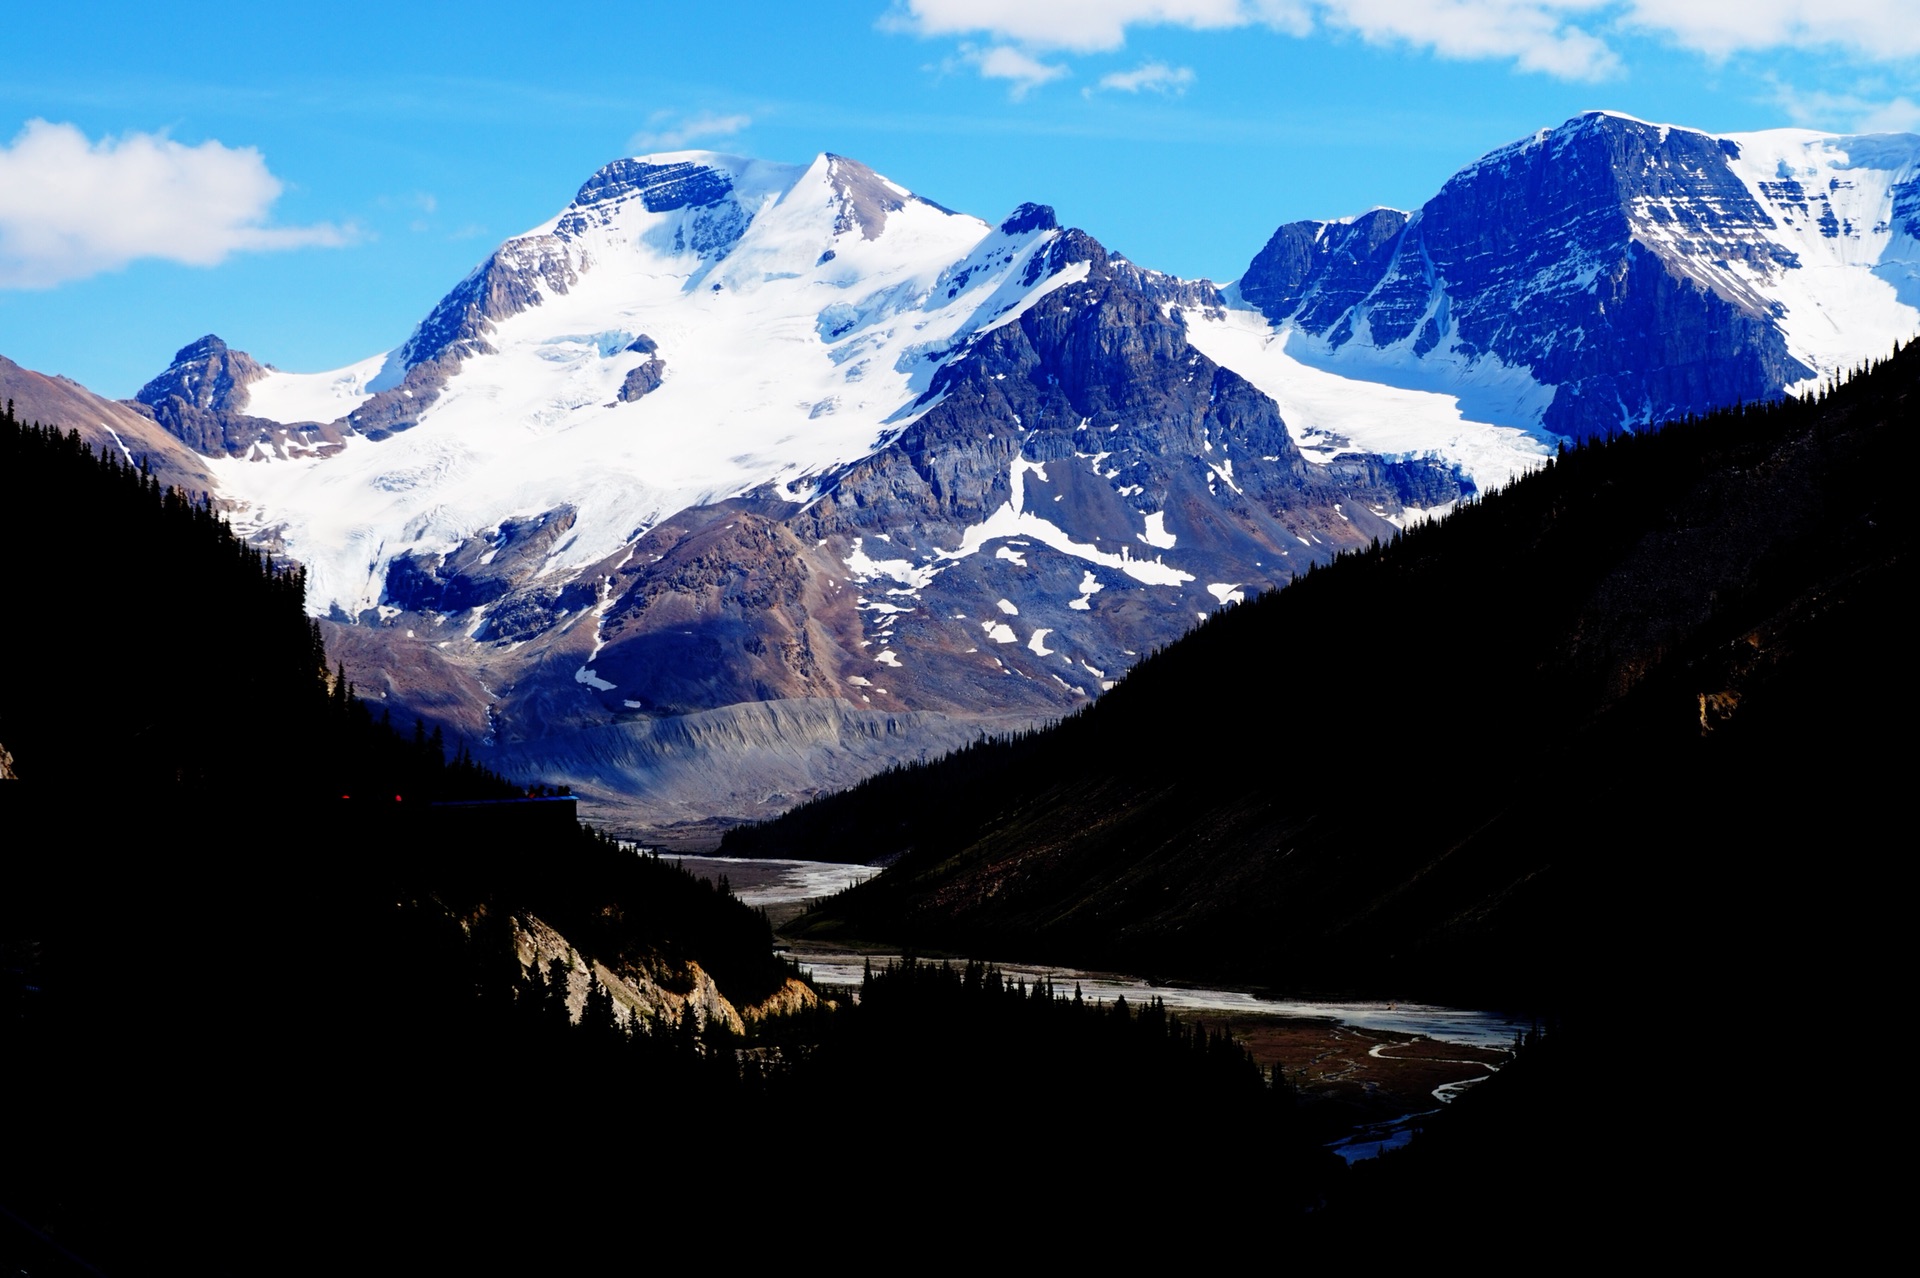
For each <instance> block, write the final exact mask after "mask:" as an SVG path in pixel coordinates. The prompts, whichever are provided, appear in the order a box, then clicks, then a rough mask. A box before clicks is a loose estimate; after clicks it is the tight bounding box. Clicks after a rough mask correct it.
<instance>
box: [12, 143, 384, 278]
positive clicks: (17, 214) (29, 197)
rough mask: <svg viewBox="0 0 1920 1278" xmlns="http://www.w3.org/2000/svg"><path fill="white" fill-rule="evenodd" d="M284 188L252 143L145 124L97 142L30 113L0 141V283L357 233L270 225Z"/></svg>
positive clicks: (199, 260)
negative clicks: (195, 137) (184, 139)
mask: <svg viewBox="0 0 1920 1278" xmlns="http://www.w3.org/2000/svg"><path fill="white" fill-rule="evenodd" d="M283 189H284V186H283V184H282V183H281V181H280V179H279V178H276V177H275V176H274V175H273V174H272V173H271V172H269V171H268V169H267V164H266V160H265V159H264V158H262V156H261V155H260V152H258V151H257V150H255V149H253V148H252V147H228V146H223V145H222V144H220V143H219V142H212V141H209V142H202V143H201V144H200V145H198V146H187V145H185V144H184V143H180V142H176V141H174V140H173V139H171V138H169V137H166V136H165V135H164V134H155V133H128V134H124V135H122V136H120V137H117V138H102V139H101V140H99V141H98V142H95V141H92V140H91V139H89V138H88V137H87V135H86V134H84V133H82V132H81V131H80V130H79V129H78V128H76V127H75V126H73V125H71V124H50V123H48V122H47V121H45V120H32V121H29V122H28V124H27V126H26V127H25V128H24V129H22V130H21V131H20V133H19V134H18V136H16V137H15V138H14V139H13V141H12V142H10V143H8V144H6V145H5V146H0V287H3V288H51V287H53V286H54V285H56V284H62V283H65V282H67V281H69V280H78V279H85V278H87V277H88V276H91V275H98V274H100V273H101V272H103V271H113V270H118V269H120V268H122V267H124V266H126V265H128V264H129V263H131V262H134V261H136V260H138V259H141V258H161V259H164V260H167V261H173V262H182V263H186V264H187V265H190V266H214V265H217V264H219V263H220V262H223V261H225V260H226V259H227V257H228V256H230V255H231V254H234V253H242V252H270V251H273V250H278V249H295V248H308V247H314V246H322V247H336V246H339V245H342V244H347V243H350V242H352V240H353V239H354V238H355V231H354V229H353V228H352V227H339V226H333V225H330V224H320V225H315V226H272V225H269V224H268V222H267V218H268V214H269V212H270V211H271V209H272V207H273V204H274V201H276V200H278V199H279V198H280V193H281V191H282V190H283Z"/></svg>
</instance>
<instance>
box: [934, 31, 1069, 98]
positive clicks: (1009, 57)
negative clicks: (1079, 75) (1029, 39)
mask: <svg viewBox="0 0 1920 1278" xmlns="http://www.w3.org/2000/svg"><path fill="white" fill-rule="evenodd" d="M960 56H961V58H962V59H963V60H964V61H966V62H968V63H970V64H972V65H973V66H974V67H976V68H978V70H979V72H980V74H981V75H983V76H985V77H986V78H987V79H989V80H1006V81H1009V82H1010V85H1009V88H1008V90H1007V92H1008V93H1009V94H1011V95H1012V97H1013V99H1014V101H1016V102H1017V101H1019V100H1020V99H1021V98H1024V97H1026V96H1027V94H1028V93H1030V92H1032V91H1033V90H1034V89H1037V88H1039V87H1040V86H1041V85H1043V84H1046V83H1047V82H1048V81H1050V80H1058V79H1059V78H1060V77H1061V76H1064V75H1069V74H1071V72H1069V71H1068V70H1067V68H1065V67H1063V66H1061V65H1059V64H1058V63H1051V62H1042V61H1040V59H1038V58H1036V57H1034V56H1033V55H1032V54H1030V53H1025V52H1023V51H1021V50H1019V49H1016V48H1013V47H1012V46H1011V45H1005V44H996V45H994V46H993V47H992V48H990V49H975V48H972V47H970V46H966V45H963V46H961V49H960Z"/></svg>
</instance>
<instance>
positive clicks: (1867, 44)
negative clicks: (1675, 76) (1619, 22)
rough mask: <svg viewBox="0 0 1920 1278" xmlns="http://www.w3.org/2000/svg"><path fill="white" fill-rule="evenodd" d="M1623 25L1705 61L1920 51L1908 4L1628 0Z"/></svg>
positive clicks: (1919, 33) (1871, 57)
mask: <svg viewBox="0 0 1920 1278" xmlns="http://www.w3.org/2000/svg"><path fill="white" fill-rule="evenodd" d="M1626 10H1627V15H1626V16H1627V21H1628V22H1630V23H1631V24H1632V25H1634V26H1636V27H1641V28H1644V29H1646V30H1649V31H1653V32H1657V33H1658V34H1660V35H1663V36H1666V37H1667V38H1668V39H1670V40H1672V41H1673V42H1674V43H1676V44H1678V45H1680V46H1681V47H1682V48H1686V49H1692V50H1694V51H1696V52H1699V53H1704V54H1707V55H1708V56H1709V57H1716V58H1718V57H1726V56H1728V55H1729V54H1733V53H1750V52H1758V51H1763V50H1767V49H1805V48H1808V47H1810V46H1814V45H1828V46H1832V47H1835V48H1838V49H1841V50H1843V51H1845V52H1847V53H1851V54H1853V55H1855V56H1856V57H1861V58H1864V59H1866V60H1867V61H1870V62H1886V61H1892V60H1894V59H1897V58H1908V57H1913V56H1915V55H1916V54H1920V21H1916V20H1915V15H1914V10H1913V2H1912V0H1663V2H1656V0H1627V3H1626Z"/></svg>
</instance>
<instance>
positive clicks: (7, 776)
mask: <svg viewBox="0 0 1920 1278" xmlns="http://www.w3.org/2000/svg"><path fill="white" fill-rule="evenodd" d="M19 779H20V774H19V773H17V772H15V771H14V770H13V751H11V750H9V749H7V747H6V745H5V744H4V743H0V781H18V780H19Z"/></svg>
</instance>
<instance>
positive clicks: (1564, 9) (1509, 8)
mask: <svg viewBox="0 0 1920 1278" xmlns="http://www.w3.org/2000/svg"><path fill="white" fill-rule="evenodd" d="M1606 3H1607V0H1322V3H1319V4H1318V5H1317V6H1316V7H1317V8H1318V10H1319V13H1320V20H1321V22H1322V23H1323V24H1324V25H1326V26H1327V27H1330V28H1333V29H1335V30H1344V31H1351V32H1353V33H1354V34H1356V35H1358V36H1360V37H1361V38H1362V39H1364V40H1366V41H1367V42H1369V43H1371V44H1407V45H1412V46H1413V47H1414V48H1416V49H1428V50H1431V51H1432V52H1434V53H1436V54H1438V55H1439V56H1441V57H1443V58H1453V59H1457V60H1462V61H1473V60H1481V59H1494V60H1504V59H1511V60H1512V61H1513V62H1514V64H1515V65H1517V66H1518V67H1520V68H1521V69H1522V70H1525V71H1542V72H1545V73H1546V74H1548V75H1552V76H1558V77H1559V78H1561V79H1563V80H1598V79H1604V78H1605V77H1607V76H1609V75H1612V74H1614V73H1616V72H1617V71H1618V70H1619V59H1618V57H1617V56H1615V54H1614V52H1613V50H1612V49H1610V48H1608V47H1607V44H1606V42H1605V41H1603V40H1601V39H1599V38H1598V37H1596V36H1594V35H1592V34H1590V33H1589V32H1587V31H1585V30H1583V29H1581V28H1579V27H1577V26H1574V25H1572V23H1571V21H1570V20H1571V19H1572V18H1573V17H1574V16H1576V15H1581V14H1585V13H1592V12H1594V11H1596V10H1598V9H1600V8H1602V7H1603V6H1604V5H1605V4H1606Z"/></svg>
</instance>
